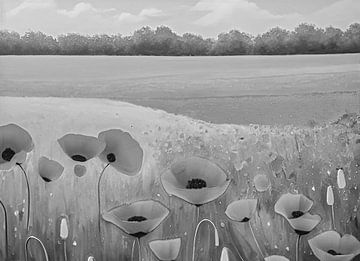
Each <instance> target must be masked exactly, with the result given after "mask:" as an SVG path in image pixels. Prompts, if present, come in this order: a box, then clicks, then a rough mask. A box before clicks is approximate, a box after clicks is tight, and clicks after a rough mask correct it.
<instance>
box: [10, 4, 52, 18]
mask: <svg viewBox="0 0 360 261" xmlns="http://www.w3.org/2000/svg"><path fill="white" fill-rule="evenodd" d="M54 6H55V3H54V1H53V0H25V1H24V2H22V3H21V4H20V5H18V6H17V7H15V8H13V9H11V10H10V11H8V12H7V13H6V15H7V16H10V17H11V16H16V15H17V14H19V13H21V12H23V11H25V10H39V9H47V8H52V7H54Z"/></svg>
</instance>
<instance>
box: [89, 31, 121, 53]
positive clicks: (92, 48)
mask: <svg viewBox="0 0 360 261" xmlns="http://www.w3.org/2000/svg"><path fill="white" fill-rule="evenodd" d="M88 41H89V52H90V54H93V55H95V54H97V55H112V54H114V52H115V44H114V39H113V38H112V37H111V36H108V35H106V34H102V35H94V36H92V37H90V38H89V39H88Z"/></svg>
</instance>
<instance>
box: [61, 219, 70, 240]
mask: <svg viewBox="0 0 360 261" xmlns="http://www.w3.org/2000/svg"><path fill="white" fill-rule="evenodd" d="M68 236H69V230H68V225H67V220H66V218H65V217H63V218H62V219H61V223H60V237H61V239H62V240H66V239H67V237H68Z"/></svg>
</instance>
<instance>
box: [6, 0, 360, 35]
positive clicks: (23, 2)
mask: <svg viewBox="0 0 360 261" xmlns="http://www.w3.org/2000/svg"><path fill="white" fill-rule="evenodd" d="M301 22H308V23H315V24H316V25H318V26H320V27H326V26H330V25H332V26H335V27H340V28H341V29H346V28H347V27H348V25H349V24H351V23H353V22H360V0H0V29H8V30H15V31H18V32H20V33H23V32H24V31H27V30H34V31H42V32H45V33H47V34H52V35H59V34H62V33H68V32H78V33H82V34H98V33H107V34H113V33H121V34H123V35H129V34H131V33H133V31H134V30H136V29H139V28H140V27H142V26H144V25H149V26H151V27H156V26H158V25H166V26H169V27H170V28H172V29H173V30H174V31H175V32H177V33H179V34H183V33H185V32H191V33H197V34H201V35H203V36H205V37H216V36H217V35H218V34H219V33H220V32H225V31H229V30H231V29H234V28H236V29H238V30H240V31H243V32H247V33H251V34H253V35H256V34H258V33H263V32H265V31H266V30H268V29H269V28H271V27H274V26H280V27H283V28H286V29H294V27H295V26H296V25H298V24H299V23H301Z"/></svg>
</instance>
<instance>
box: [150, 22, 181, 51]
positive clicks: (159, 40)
mask: <svg viewBox="0 0 360 261" xmlns="http://www.w3.org/2000/svg"><path fill="white" fill-rule="evenodd" d="M154 39H155V48H156V50H155V52H156V54H158V55H161V54H162V55H180V54H181V42H180V37H179V36H178V35H177V34H176V33H174V32H173V31H172V30H171V29H170V28H169V27H166V26H159V27H157V28H156V30H155V33H154Z"/></svg>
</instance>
